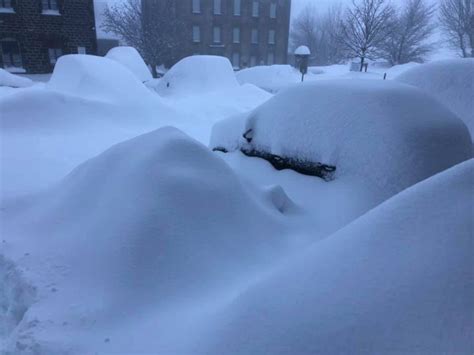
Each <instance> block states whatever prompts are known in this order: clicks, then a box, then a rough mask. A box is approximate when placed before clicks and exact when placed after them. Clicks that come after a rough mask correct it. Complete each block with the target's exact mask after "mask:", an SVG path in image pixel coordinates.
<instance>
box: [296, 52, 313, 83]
mask: <svg viewBox="0 0 474 355" xmlns="http://www.w3.org/2000/svg"><path fill="white" fill-rule="evenodd" d="M310 55H311V51H310V50H309V48H308V47H306V46H299V47H298V48H296V50H295V59H296V65H297V66H298V67H299V69H300V73H301V82H303V81H304V76H305V74H306V73H307V72H308V60H309V56H310Z"/></svg>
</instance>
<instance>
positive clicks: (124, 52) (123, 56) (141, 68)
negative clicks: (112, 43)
mask: <svg viewBox="0 0 474 355" xmlns="http://www.w3.org/2000/svg"><path fill="white" fill-rule="evenodd" d="M105 57H106V58H109V59H112V60H115V61H116V62H118V63H120V64H122V65H124V66H125V67H127V68H128V69H129V70H130V71H131V72H132V73H133V74H135V76H136V77H137V78H138V79H139V80H140V81H141V82H145V81H148V80H151V79H153V77H152V75H151V72H150V70H149V69H148V67H147V66H146V64H145V62H144V61H143V58H142V57H141V55H140V53H138V51H137V50H136V49H135V48H133V47H126V46H120V47H114V48H112V49H111V50H109V51H108V52H107V55H106V56H105Z"/></svg>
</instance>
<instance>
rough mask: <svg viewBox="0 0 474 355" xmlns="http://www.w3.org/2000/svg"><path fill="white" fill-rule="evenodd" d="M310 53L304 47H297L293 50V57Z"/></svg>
mask: <svg viewBox="0 0 474 355" xmlns="http://www.w3.org/2000/svg"><path fill="white" fill-rule="evenodd" d="M310 54H311V51H310V50H309V48H308V47H306V46H299V47H298V48H296V50H295V55H310Z"/></svg>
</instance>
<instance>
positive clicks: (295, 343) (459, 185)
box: [192, 160, 474, 354]
mask: <svg viewBox="0 0 474 355" xmlns="http://www.w3.org/2000/svg"><path fill="white" fill-rule="evenodd" d="M473 179H474V161H473V160H470V161H468V162H464V163H462V164H460V165H457V166H455V167H453V168H451V169H449V170H447V171H444V172H442V173H440V174H438V175H436V176H434V177H431V178H429V179H427V180H425V181H423V182H421V183H419V184H417V185H415V186H413V187H411V188H409V189H407V190H406V191H403V192H402V193H400V194H399V195H397V196H395V197H393V198H392V199H390V200H388V201H386V202H385V203H384V204H382V205H380V206H378V207H376V208H375V209H374V210H372V211H370V212H368V213H367V214H366V215H364V216H363V217H361V218H360V219H358V220H356V221H355V222H353V223H352V224H350V225H348V226H347V227H345V228H344V229H342V230H340V231H339V232H337V233H335V234H333V235H332V236H329V237H328V238H326V239H325V240H324V241H321V242H318V243H316V244H314V246H313V247H312V248H310V249H309V250H307V251H306V252H305V253H303V254H301V255H298V256H297V257H295V258H293V260H291V261H289V262H288V263H287V264H286V265H284V266H283V267H282V268H281V269H280V270H277V272H275V273H273V274H271V275H270V276H269V277H268V278H266V279H264V280H263V281H261V282H258V283H257V284H256V285H254V286H252V287H250V288H248V289H247V290H246V291H245V292H244V293H242V294H240V295H239V297H238V298H236V300H235V301H234V302H231V303H229V305H228V306H227V307H224V308H223V309H222V310H221V311H220V312H218V314H217V315H216V317H215V319H214V321H213V322H211V324H212V326H210V327H209V328H208V329H207V330H206V331H205V332H203V333H202V334H199V340H201V343H204V344H205V346H204V347H203V348H199V349H194V351H192V352H194V353H205V354H223V353H225V354H263V353H265V354H351V353H360V354H365V353H373V354H383V353H387V352H390V353H399V354H407V353H414V352H415V353H419V354H435V353H446V354H467V353H469V352H470V351H471V349H472V330H473V329H474V318H473V317H472V310H473V309H474V297H472V295H473V294H474V283H473V282H472V279H473V277H474V274H473V268H472V239H473V235H472V230H473V220H472V208H473V201H472V182H473ZM203 339H204V341H203Z"/></svg>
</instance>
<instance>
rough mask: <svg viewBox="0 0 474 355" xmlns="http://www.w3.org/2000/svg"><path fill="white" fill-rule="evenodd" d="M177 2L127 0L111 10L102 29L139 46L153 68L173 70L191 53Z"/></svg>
mask: <svg viewBox="0 0 474 355" xmlns="http://www.w3.org/2000/svg"><path fill="white" fill-rule="evenodd" d="M175 6H176V4H175V0H165V1H163V0H147V1H142V2H141V1H140V0H127V1H126V2H124V3H117V4H115V5H113V6H111V7H107V8H106V9H105V11H104V13H103V17H104V22H103V24H102V28H103V29H104V31H106V32H112V33H115V34H116V35H118V36H119V37H120V38H122V39H123V41H124V42H125V43H127V44H128V45H130V46H132V47H135V48H136V49H137V50H138V51H139V52H140V54H141V55H142V57H143V58H144V60H145V61H146V62H147V63H148V64H149V65H150V66H151V68H152V72H153V76H154V77H156V76H157V72H156V67H157V66H158V65H160V64H164V65H165V66H167V67H169V66H171V65H173V64H174V63H175V62H176V61H178V60H179V59H181V58H182V57H184V56H185V55H186V54H187V51H188V47H187V45H186V44H187V43H188V40H187V33H188V28H187V26H186V25H185V24H184V22H182V21H181V20H180V19H179V18H178V17H177V15H176V8H175Z"/></svg>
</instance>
